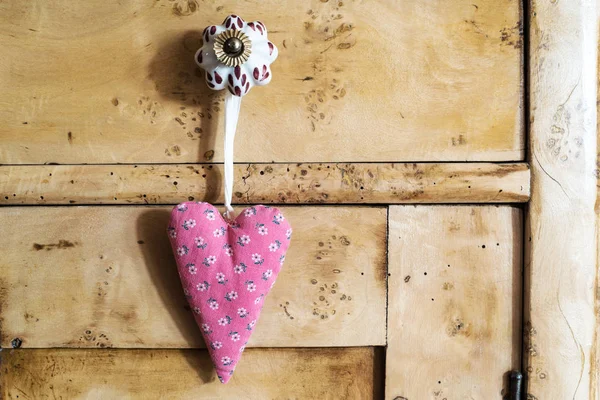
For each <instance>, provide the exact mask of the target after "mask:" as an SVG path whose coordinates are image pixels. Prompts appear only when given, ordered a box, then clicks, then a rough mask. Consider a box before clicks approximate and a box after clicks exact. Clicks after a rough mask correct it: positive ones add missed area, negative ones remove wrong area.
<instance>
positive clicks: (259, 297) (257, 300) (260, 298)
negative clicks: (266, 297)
mask: <svg viewBox="0 0 600 400" xmlns="http://www.w3.org/2000/svg"><path fill="white" fill-rule="evenodd" d="M262 298H263V295H262V294H261V295H260V296H258V297H257V298H256V299H255V300H254V304H258V303H260V301H261V300H262Z"/></svg>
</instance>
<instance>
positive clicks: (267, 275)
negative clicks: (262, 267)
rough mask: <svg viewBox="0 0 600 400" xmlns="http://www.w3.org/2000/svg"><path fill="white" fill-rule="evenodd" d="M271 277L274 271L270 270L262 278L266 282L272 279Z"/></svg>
mask: <svg viewBox="0 0 600 400" xmlns="http://www.w3.org/2000/svg"><path fill="white" fill-rule="evenodd" d="M271 275H273V270H272V269H268V270H266V271H265V272H263V274H262V278H263V279H264V280H265V281H266V280H268V279H269V278H270V277H271Z"/></svg>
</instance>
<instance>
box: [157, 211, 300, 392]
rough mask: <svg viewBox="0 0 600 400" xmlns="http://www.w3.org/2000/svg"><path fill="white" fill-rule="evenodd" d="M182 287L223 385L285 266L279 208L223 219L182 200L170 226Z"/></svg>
mask: <svg viewBox="0 0 600 400" xmlns="http://www.w3.org/2000/svg"><path fill="white" fill-rule="evenodd" d="M168 233H169V237H170V238H171V246H172V247H173V252H174V253H175V258H176V260H177V268H178V270H179V276H180V278H181V283H182V285H183V291H184V293H185V296H186V297H187V299H188V302H189V304H190V307H191V308H192V310H193V312H194V318H195V319H196V323H197V324H198V326H199V327H200V331H201V332H202V336H203V338H204V342H205V343H206V347H207V348H208V351H209V353H210V357H211V359H212V362H213V364H214V366H215V369H216V371H217V375H218V377H219V379H220V380H221V382H223V383H227V382H228V381H229V379H230V378H231V376H232V375H233V370H234V369H235V366H236V364H237V362H238V361H239V359H240V357H241V355H242V352H243V351H244V348H245V346H246V344H247V343H248V339H249V338H250V335H251V334H252V330H253V329H254V327H255V325H256V321H258V317H259V316H260V312H261V310H262V307H263V304H264V301H265V298H266V296H267V294H268V293H269V291H270V290H271V288H272V287H273V284H274V283H275V280H276V279H277V275H278V274H279V270H280V269H281V266H282V265H283V261H284V259H285V253H286V251H287V249H288V247H289V244H290V239H291V235H292V229H291V228H290V225H289V224H288V222H287V220H286V219H285V218H284V217H283V215H282V214H281V212H280V211H279V210H278V209H277V208H272V207H266V206H255V207H249V208H247V209H245V210H244V211H243V212H242V213H241V214H240V215H239V216H238V217H237V218H236V219H235V220H234V221H229V222H228V221H225V220H224V219H223V217H222V216H221V214H220V213H219V211H218V210H217V209H216V208H215V207H214V206H213V205H211V204H208V203H201V202H198V203H195V202H186V203H181V204H179V205H178V206H177V207H175V208H174V209H173V211H172V212H171V221H170V225H169V228H168Z"/></svg>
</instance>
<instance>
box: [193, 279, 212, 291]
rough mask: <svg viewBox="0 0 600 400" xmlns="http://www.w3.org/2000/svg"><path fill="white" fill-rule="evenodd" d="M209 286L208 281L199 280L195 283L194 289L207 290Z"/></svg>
mask: <svg viewBox="0 0 600 400" xmlns="http://www.w3.org/2000/svg"><path fill="white" fill-rule="evenodd" d="M209 287H210V283H208V282H207V281H204V282H201V283H199V284H197V285H196V289H198V290H199V291H201V292H204V291H205V290H208V288H209Z"/></svg>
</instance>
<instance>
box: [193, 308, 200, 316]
mask: <svg viewBox="0 0 600 400" xmlns="http://www.w3.org/2000/svg"><path fill="white" fill-rule="evenodd" d="M194 314H198V315H200V309H199V308H198V307H194Z"/></svg>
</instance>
